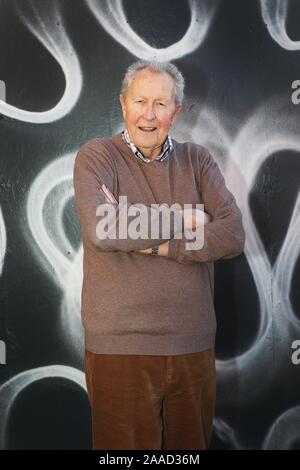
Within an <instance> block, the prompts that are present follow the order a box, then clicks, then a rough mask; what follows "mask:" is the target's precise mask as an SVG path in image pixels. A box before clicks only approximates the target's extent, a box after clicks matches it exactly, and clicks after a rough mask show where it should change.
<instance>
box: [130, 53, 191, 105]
mask: <svg viewBox="0 0 300 470" xmlns="http://www.w3.org/2000/svg"><path fill="white" fill-rule="evenodd" d="M143 69H148V70H151V71H153V72H157V73H162V72H166V73H167V74H169V75H170V77H171V78H172V79H173V81H174V87H175V103H176V104H182V101H183V97H184V85H185V80H184V77H183V75H182V73H181V72H180V71H179V70H178V68H177V67H176V65H174V64H172V63H171V62H156V61H154V60H138V61H136V62H134V63H133V64H131V65H130V66H129V67H128V69H127V70H126V73H125V75H124V78H123V81H122V85H121V95H124V94H125V93H126V91H127V89H128V87H129V86H130V84H131V82H132V79H133V77H134V74H135V73H136V72H138V71H139V70H143Z"/></svg>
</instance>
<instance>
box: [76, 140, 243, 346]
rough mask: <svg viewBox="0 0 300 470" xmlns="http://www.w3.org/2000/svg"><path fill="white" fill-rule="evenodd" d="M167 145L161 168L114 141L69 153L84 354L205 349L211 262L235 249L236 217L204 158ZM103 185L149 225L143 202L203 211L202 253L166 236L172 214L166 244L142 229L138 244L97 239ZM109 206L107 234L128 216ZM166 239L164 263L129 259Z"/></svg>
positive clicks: (210, 336) (239, 246)
mask: <svg viewBox="0 0 300 470" xmlns="http://www.w3.org/2000/svg"><path fill="white" fill-rule="evenodd" d="M172 142H173V150H172V151H171V153H170V154H169V156H168V157H167V158H166V159H165V160H164V161H159V160H152V161H151V162H150V163H145V162H142V161H140V160H139V159H137V157H136V156H135V155H134V154H133V152H132V150H131V148H130V147H128V145H127V144H126V143H125V142H124V141H123V139H122V136H121V133H118V134H116V135H114V136H112V137H110V138H103V139H100V138H95V139H92V140H90V141H89V142H87V143H86V144H85V145H84V146H83V147H82V148H81V149H80V151H79V152H78V154H77V157H76V160H75V166H74V175H73V176H74V180H73V181H74V189H75V207H76V211H77V213H78V216H79V221H80V225H81V233H82V242H83V249H84V257H83V274H84V278H83V287H82V296H81V309H82V312H81V313H82V321H83V326H84V331H85V347H86V349H88V350H89V351H92V352H94V353H99V354H146V355H177V354H187V353H192V352H197V351H202V350H205V349H209V348H212V347H214V344H215V333H216V318H215V311H214V304H213V285H214V279H213V262H214V261H215V260H217V259H220V258H230V257H233V256H236V255H238V254H240V253H241V252H242V251H243V247H244V241H245V234H244V230H243V226H242V217H241V212H240V210H239V208H238V207H237V205H236V201H235V198H234V196H233V195H232V194H231V192H230V191H229V190H228V189H227V188H226V185H225V182H224V178H223V176H222V174H221V172H220V170H219V168H218V166H217V164H216V162H215V161H214V159H213V158H212V156H211V155H210V153H209V151H208V150H207V149H206V148H204V147H202V146H200V145H197V144H194V143H190V142H186V143H179V142H177V141H176V140H175V139H172ZM103 183H104V184H105V185H106V186H107V188H108V189H109V190H110V191H111V192H112V193H113V194H114V196H115V198H116V199H117V200H118V198H119V197H120V196H125V195H126V196H127V200H128V205H135V204H137V203H141V204H143V205H145V206H147V207H145V209H144V215H145V214H146V215H147V217H149V218H150V216H152V217H153V216H155V218H156V220H158V219H159V217H160V215H159V210H158V209H155V208H152V207H150V206H151V205H152V204H163V203H166V204H167V206H165V207H164V208H162V210H163V211H167V212H168V211H169V208H168V206H171V205H172V204H174V203H178V204H180V206H181V207H182V208H183V207H184V204H188V203H189V204H196V203H202V204H204V210H205V212H207V213H208V214H209V215H210V216H211V222H209V223H208V224H206V225H205V228H204V245H203V247H202V248H201V249H197V250H187V249H186V245H185V243H186V242H190V241H191V240H190V239H188V238H185V237H184V232H183V231H182V237H181V238H174V234H175V233H176V232H178V227H180V225H178V223H179V222H178V221H179V219H178V217H177V215H178V214H177V215H176V211H175V215H174V213H171V219H170V220H171V231H170V236H169V237H168V238H163V237H162V232H161V231H160V232H159V237H158V238H157V239H151V238H150V234H151V232H150V229H149V232H148V234H149V238H147V239H143V238H138V239H136V240H134V239H129V238H127V239H118V238H116V239H111V238H107V239H103V240H101V239H99V238H98V237H97V234H96V226H97V224H98V222H99V221H100V219H101V216H99V215H96V209H97V207H98V206H99V204H101V203H105V202H106V200H105V198H104V195H103V193H102V192H101V189H100V188H101V185H102V184H103ZM115 207H116V208H117V211H116V219H115V221H116V226H117V227H118V226H119V223H120V221H121V217H122V218H123V219H122V220H123V222H124V217H125V218H126V220H125V222H126V221H128V222H130V221H131V220H133V219H134V218H135V216H131V215H127V211H125V212H124V211H122V210H119V207H118V206H117V205H116V206H115ZM194 207H196V206H194ZM133 208H134V207H133ZM168 214H169V212H168ZM152 220H153V219H152ZM149 227H150V224H149ZM117 234H118V231H117ZM168 239H170V242H169V243H170V245H169V254H168V256H166V257H165V256H156V255H149V254H142V253H139V252H138V251H137V250H142V249H145V248H149V247H152V246H155V245H158V244H162V243H165V242H166V241H167V240H168Z"/></svg>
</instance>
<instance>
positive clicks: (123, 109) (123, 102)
mask: <svg viewBox="0 0 300 470" xmlns="http://www.w3.org/2000/svg"><path fill="white" fill-rule="evenodd" d="M119 100H120V103H121V109H122V113H123V115H124V113H125V99H124V96H123V95H119Z"/></svg>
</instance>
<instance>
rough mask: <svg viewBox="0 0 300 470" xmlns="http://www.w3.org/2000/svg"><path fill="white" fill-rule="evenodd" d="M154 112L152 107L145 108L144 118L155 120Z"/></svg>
mask: <svg viewBox="0 0 300 470" xmlns="http://www.w3.org/2000/svg"><path fill="white" fill-rule="evenodd" d="M155 117H156V116H155V111H154V107H153V106H147V108H146V110H145V118H146V119H155Z"/></svg>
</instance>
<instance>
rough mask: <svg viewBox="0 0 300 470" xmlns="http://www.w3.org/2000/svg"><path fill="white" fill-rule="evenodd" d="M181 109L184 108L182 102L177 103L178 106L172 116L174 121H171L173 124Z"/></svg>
mask: <svg viewBox="0 0 300 470" xmlns="http://www.w3.org/2000/svg"><path fill="white" fill-rule="evenodd" d="M181 110H182V104H177V105H176V108H175V111H174V114H173V117H172V121H171V122H172V124H173V122H174V121H175V119H176V117H177V114H179V113H180V111H181Z"/></svg>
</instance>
